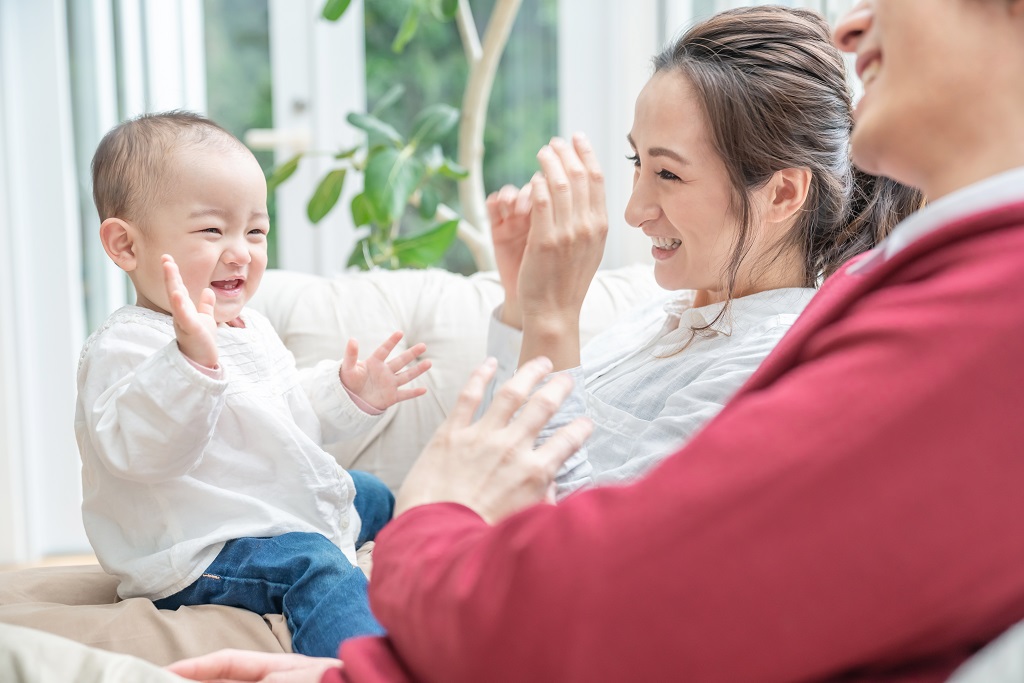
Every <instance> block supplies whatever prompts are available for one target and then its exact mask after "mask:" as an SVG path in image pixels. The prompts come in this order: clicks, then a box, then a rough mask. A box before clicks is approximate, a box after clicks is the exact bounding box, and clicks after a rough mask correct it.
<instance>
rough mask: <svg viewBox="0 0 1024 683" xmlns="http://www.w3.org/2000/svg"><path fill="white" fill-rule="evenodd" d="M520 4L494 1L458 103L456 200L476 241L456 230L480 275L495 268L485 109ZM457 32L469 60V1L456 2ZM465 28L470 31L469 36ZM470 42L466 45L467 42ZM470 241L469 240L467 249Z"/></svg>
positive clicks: (471, 35)
mask: <svg viewBox="0 0 1024 683" xmlns="http://www.w3.org/2000/svg"><path fill="white" fill-rule="evenodd" d="M520 5H522V0H498V1H497V3H496V4H495V6H494V10H493V11H492V12H491V18H490V21H489V22H488V23H487V30H486V31H485V32H484V39H483V44H482V46H481V47H480V50H481V52H480V57H479V59H476V60H474V59H470V63H469V78H468V80H467V83H466V92H465V93H464V95H463V98H462V120H461V121H460V122H459V163H460V164H462V166H464V167H465V168H466V169H468V170H469V176H468V177H467V178H466V179H465V180H462V181H460V182H459V200H460V201H461V203H462V213H463V215H464V216H465V217H466V221H467V222H468V223H469V224H470V226H472V228H474V233H475V235H474V236H473V238H469V235H464V234H463V228H462V224H461V223H460V224H459V235H460V238H461V239H462V240H463V241H464V242H466V246H467V247H469V248H470V251H471V252H472V253H473V258H474V259H476V264H477V267H478V268H480V269H481V270H484V269H490V268H493V267H494V250H493V247H492V246H491V243H490V224H489V221H488V219H487V206H486V204H485V203H484V202H485V200H486V198H487V193H486V190H485V188H484V168H483V159H484V127H485V124H486V120H487V107H488V104H489V103H490V99H491V90H492V89H493V87H494V74H495V72H496V71H497V69H498V63H499V62H500V61H501V54H502V53H503V52H504V51H505V45H506V44H507V43H508V36H509V34H510V33H511V32H512V25H513V24H514V23H515V20H516V15H517V14H518V13H519V7H520ZM456 17H457V20H458V22H459V31H460V35H461V36H462V40H463V41H464V43H465V49H466V52H467V54H471V53H472V52H473V51H474V45H473V39H474V37H475V36H476V35H477V33H476V29H475V26H474V25H473V24H472V21H473V16H472V14H471V13H470V12H469V3H468V1H467V0H460V2H459V11H458V13H457V15H456ZM469 27H472V28H473V30H472V31H470V30H469ZM467 41H468V42H467ZM470 239H472V240H473V245H471V242H470Z"/></svg>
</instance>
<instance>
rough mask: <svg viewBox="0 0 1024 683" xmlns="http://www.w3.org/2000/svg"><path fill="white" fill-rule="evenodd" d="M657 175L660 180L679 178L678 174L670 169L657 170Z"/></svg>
mask: <svg viewBox="0 0 1024 683" xmlns="http://www.w3.org/2000/svg"><path fill="white" fill-rule="evenodd" d="M658 177H659V178H661V179H662V180H679V176H677V175H676V174H675V173H673V172H672V171H658Z"/></svg>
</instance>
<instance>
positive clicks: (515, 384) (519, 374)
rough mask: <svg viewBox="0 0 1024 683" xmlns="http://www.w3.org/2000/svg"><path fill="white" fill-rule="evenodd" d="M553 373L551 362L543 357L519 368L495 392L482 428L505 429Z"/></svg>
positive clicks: (483, 417) (482, 421)
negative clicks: (531, 395)
mask: <svg viewBox="0 0 1024 683" xmlns="http://www.w3.org/2000/svg"><path fill="white" fill-rule="evenodd" d="M549 372H551V361H550V360H549V359H547V358H545V357H543V356H540V357H538V358H534V359H533V360H530V361H527V362H526V363H523V364H522V365H520V366H519V369H518V370H516V374H515V375H513V376H512V378H511V379H510V380H508V381H507V382H505V383H504V384H502V385H501V386H500V387H499V388H498V390H497V391H495V392H494V399H493V400H492V401H491V405H490V407H488V408H487V410H486V411H484V414H483V415H482V416H481V417H480V422H479V424H480V426H481V427H482V428H483V429H485V430H491V429H494V430H497V429H504V428H505V427H507V426H508V423H509V420H511V419H512V416H513V415H515V414H516V411H518V410H519V409H520V408H522V407H523V404H525V403H526V401H527V400H528V399H529V398H530V393H531V392H532V391H533V389H534V387H536V386H537V385H538V384H539V383H540V381H541V380H542V379H544V376H545V375H547V374H548V373H549Z"/></svg>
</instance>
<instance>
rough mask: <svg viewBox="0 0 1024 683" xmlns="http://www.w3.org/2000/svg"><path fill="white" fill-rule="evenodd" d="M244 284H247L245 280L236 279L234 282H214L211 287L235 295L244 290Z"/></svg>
mask: <svg viewBox="0 0 1024 683" xmlns="http://www.w3.org/2000/svg"><path fill="white" fill-rule="evenodd" d="M243 284H245V280H244V279H242V278H235V279H233V280H214V281H213V282H211V283H210V287H212V288H213V289H214V290H216V291H218V292H224V293H225V294H235V293H237V292H238V291H240V290H241V289H242V285H243Z"/></svg>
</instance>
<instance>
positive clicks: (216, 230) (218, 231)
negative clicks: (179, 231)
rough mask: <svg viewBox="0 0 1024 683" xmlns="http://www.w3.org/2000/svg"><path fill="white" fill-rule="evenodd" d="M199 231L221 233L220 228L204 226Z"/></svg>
mask: <svg viewBox="0 0 1024 683" xmlns="http://www.w3.org/2000/svg"><path fill="white" fill-rule="evenodd" d="M199 232H206V233H209V234H211V235H219V234H220V228H203V229H202V230H200V231H199Z"/></svg>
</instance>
